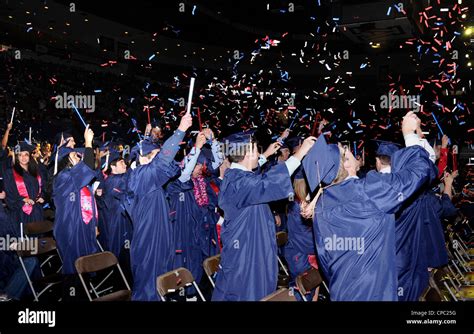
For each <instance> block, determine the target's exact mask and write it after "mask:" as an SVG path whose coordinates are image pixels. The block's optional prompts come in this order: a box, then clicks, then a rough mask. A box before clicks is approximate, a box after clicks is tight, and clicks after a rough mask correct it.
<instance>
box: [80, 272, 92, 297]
mask: <svg viewBox="0 0 474 334" xmlns="http://www.w3.org/2000/svg"><path fill="white" fill-rule="evenodd" d="M78 275H79V279H80V280H81V283H82V286H83V287H84V290H85V291H86V294H87V298H89V301H90V302H91V301H92V297H91V294H90V293H89V288H88V287H87V285H86V282H85V281H84V278H83V277H82V275H81V274H78Z"/></svg>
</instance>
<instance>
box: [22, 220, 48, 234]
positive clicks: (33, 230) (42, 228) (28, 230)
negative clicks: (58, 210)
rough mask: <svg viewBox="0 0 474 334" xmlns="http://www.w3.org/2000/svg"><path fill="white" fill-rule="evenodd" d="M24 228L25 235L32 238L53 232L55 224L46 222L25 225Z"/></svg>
mask: <svg viewBox="0 0 474 334" xmlns="http://www.w3.org/2000/svg"><path fill="white" fill-rule="evenodd" d="M23 226H24V228H25V234H26V235H28V236H31V235H38V234H45V233H49V232H52V231H53V227H54V223H53V222H51V221H48V220H44V221H36V222H31V223H28V224H23Z"/></svg>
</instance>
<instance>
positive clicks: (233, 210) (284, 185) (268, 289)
mask: <svg viewBox="0 0 474 334" xmlns="http://www.w3.org/2000/svg"><path fill="white" fill-rule="evenodd" d="M292 192H293V188H292V185H291V179H290V175H289V173H288V169H287V167H286V165H285V164H281V165H278V166H275V167H273V168H271V169H270V170H269V171H268V172H267V173H266V174H255V173H253V172H249V171H244V170H240V169H228V170H227V171H226V172H225V176H224V180H223V181H222V183H221V188H220V192H219V207H220V208H221V209H222V210H223V211H224V216H225V219H224V223H223V226H222V232H221V240H222V243H223V249H222V252H221V268H220V270H219V271H218V273H217V280H216V287H215V289H214V292H213V295H212V300H213V301H221V300H226V301H257V300H260V299H262V298H263V297H265V296H266V295H268V294H270V293H272V292H273V291H275V289H276V287H277V278H278V263H277V245H276V235H275V220H274V218H273V214H272V212H271V210H270V207H269V205H268V203H269V202H271V201H276V200H279V199H283V198H285V197H288V196H289V194H290V193H292Z"/></svg>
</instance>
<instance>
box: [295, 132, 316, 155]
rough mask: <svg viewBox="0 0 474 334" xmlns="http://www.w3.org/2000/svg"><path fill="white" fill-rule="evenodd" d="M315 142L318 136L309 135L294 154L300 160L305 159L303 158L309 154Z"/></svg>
mask: <svg viewBox="0 0 474 334" xmlns="http://www.w3.org/2000/svg"><path fill="white" fill-rule="evenodd" d="M315 142H316V137H313V136H309V137H308V138H306V139H305V140H304V141H303V143H302V144H301V146H300V148H299V149H298V151H296V153H295V154H293V156H294V157H295V158H297V159H299V160H303V158H304V157H305V155H306V154H308V152H309V150H310V149H311V147H313V145H314V143H315Z"/></svg>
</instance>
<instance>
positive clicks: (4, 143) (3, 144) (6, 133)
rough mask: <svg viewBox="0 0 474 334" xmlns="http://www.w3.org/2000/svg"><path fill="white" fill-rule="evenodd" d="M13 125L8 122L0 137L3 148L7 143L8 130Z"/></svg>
mask: <svg viewBox="0 0 474 334" xmlns="http://www.w3.org/2000/svg"><path fill="white" fill-rule="evenodd" d="M12 127H13V123H8V125H7V129H6V130H5V134H4V135H3V138H2V148H3V149H5V147H7V145H8V137H9V136H10V130H11V129H12Z"/></svg>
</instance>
